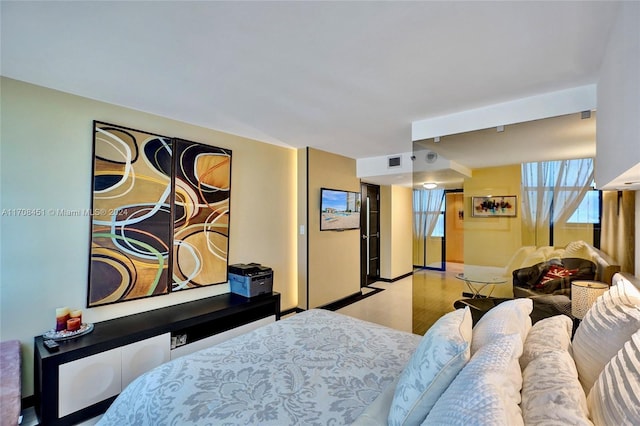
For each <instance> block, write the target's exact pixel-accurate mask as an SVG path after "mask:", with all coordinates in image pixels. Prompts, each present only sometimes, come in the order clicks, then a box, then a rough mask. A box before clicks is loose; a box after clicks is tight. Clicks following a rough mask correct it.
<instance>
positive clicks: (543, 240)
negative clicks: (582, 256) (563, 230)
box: [522, 158, 593, 246]
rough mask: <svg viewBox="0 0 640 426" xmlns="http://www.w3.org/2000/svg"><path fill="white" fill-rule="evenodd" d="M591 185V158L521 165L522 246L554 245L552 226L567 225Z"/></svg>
mask: <svg viewBox="0 0 640 426" xmlns="http://www.w3.org/2000/svg"><path fill="white" fill-rule="evenodd" d="M592 182H593V159H592V158H582V159H577V160H562V161H544V162H535V163H523V164H522V187H523V188H522V198H523V214H522V222H523V226H524V227H525V229H526V232H524V233H523V243H524V244H525V245H535V246H542V245H553V236H550V235H549V229H550V228H551V225H553V224H564V223H566V221H567V220H568V219H569V218H570V217H571V215H572V214H573V212H574V211H575V210H576V208H577V207H578V206H579V205H580V202H581V201H582V199H583V198H584V196H585V194H586V193H587V191H588V190H589V189H590V185H591V183H592Z"/></svg>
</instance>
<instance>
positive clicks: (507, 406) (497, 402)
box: [423, 333, 523, 426]
mask: <svg viewBox="0 0 640 426" xmlns="http://www.w3.org/2000/svg"><path fill="white" fill-rule="evenodd" d="M521 354H522V339H521V338H520V336H519V335H518V334H517V333H514V334H511V335H505V336H501V337H498V338H496V340H495V341H493V342H492V343H490V344H487V345H485V346H483V347H482V348H480V349H479V350H478V352H477V353H476V354H475V355H473V356H472V357H471V360H470V361H469V362H468V363H467V365H465V367H464V368H463V369H462V371H460V373H459V374H458V376H457V377H456V378H455V379H454V380H453V382H452V383H451V384H450V385H449V387H448V388H447V390H446V391H445V392H444V393H443V394H442V396H441V397H440V399H438V401H437V402H436V404H435V405H434V406H433V408H432V409H431V412H430V413H429V415H428V416H427V418H426V420H425V421H424V423H423V425H452V426H458V425H459V426H468V425H487V426H489V425H491V426H496V425H504V426H514V425H522V424H523V420H522V412H521V411H520V407H519V406H518V404H519V403H520V388H521V387H522V372H521V371H520V364H519V363H518V358H519V357H520V355H521Z"/></svg>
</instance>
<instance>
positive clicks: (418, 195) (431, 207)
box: [413, 189, 444, 266]
mask: <svg viewBox="0 0 640 426" xmlns="http://www.w3.org/2000/svg"><path fill="white" fill-rule="evenodd" d="M443 200H444V189H414V190H413V243H414V247H413V253H414V259H413V263H414V265H422V266H425V265H424V263H426V262H425V260H424V259H425V258H426V252H425V245H426V239H427V238H428V237H429V236H430V235H431V234H432V233H433V229H434V228H435V226H436V223H437V221H438V217H439V216H440V212H441V210H442V201H443Z"/></svg>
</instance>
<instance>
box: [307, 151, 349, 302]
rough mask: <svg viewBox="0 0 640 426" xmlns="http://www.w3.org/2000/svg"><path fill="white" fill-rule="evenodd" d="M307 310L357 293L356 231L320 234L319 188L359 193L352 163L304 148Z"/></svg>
mask: <svg viewBox="0 0 640 426" xmlns="http://www.w3.org/2000/svg"><path fill="white" fill-rule="evenodd" d="M307 154H308V162H307V164H308V177H309V180H308V206H309V211H308V217H309V223H308V229H307V237H308V239H309V253H308V256H309V265H308V276H307V279H308V292H309V304H308V308H314V307H317V306H322V305H325V304H327V303H331V302H334V301H336V300H339V299H342V298H345V297H348V296H351V295H353V294H356V293H359V292H360V232H359V231H358V230H347V231H342V232H336V231H320V188H330V189H342V190H345V191H354V192H360V180H359V179H358V178H357V177H356V161H355V160H354V159H352V158H347V157H343V156H341V155H336V154H332V153H329V152H325V151H320V150H317V149H313V148H308V151H307Z"/></svg>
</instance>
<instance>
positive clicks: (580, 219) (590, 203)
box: [567, 189, 600, 224]
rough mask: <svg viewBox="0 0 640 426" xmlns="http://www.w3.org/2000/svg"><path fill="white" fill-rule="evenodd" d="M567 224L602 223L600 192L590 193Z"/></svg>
mask: <svg viewBox="0 0 640 426" xmlns="http://www.w3.org/2000/svg"><path fill="white" fill-rule="evenodd" d="M567 223H593V224H597V223H600V191H598V190H595V189H594V190H591V191H588V192H587V193H586V194H585V196H584V199H583V200H582V202H581V203H580V205H579V206H578V207H577V208H576V211H575V212H574V213H573V214H572V215H571V217H570V218H569V220H567Z"/></svg>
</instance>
